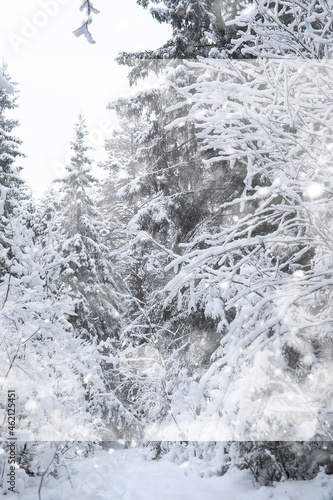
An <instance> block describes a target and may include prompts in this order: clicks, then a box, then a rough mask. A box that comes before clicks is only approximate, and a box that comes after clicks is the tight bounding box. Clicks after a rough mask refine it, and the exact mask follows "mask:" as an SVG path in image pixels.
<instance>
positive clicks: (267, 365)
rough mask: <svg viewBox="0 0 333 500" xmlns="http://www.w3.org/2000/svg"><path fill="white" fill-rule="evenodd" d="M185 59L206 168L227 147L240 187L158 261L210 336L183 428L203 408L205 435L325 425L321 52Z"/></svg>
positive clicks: (327, 159) (298, 433) (247, 435)
mask: <svg viewBox="0 0 333 500" xmlns="http://www.w3.org/2000/svg"><path fill="white" fill-rule="evenodd" d="M191 65H195V66H196V67H197V68H201V70H202V75H204V77H202V78H198V83H197V84H196V85H193V86H191V87H189V88H187V89H184V88H180V93H181V94H182V95H183V96H184V97H185V98H186V99H189V98H191V100H192V102H193V106H192V112H191V115H192V117H195V116H197V117H199V118H198V119H197V130H198V139H199V140H200V143H201V148H202V149H203V150H205V149H206V150H210V151H214V152H215V154H214V155H212V156H211V157H210V158H209V159H208V160H206V164H207V168H209V167H210V165H212V164H214V162H217V163H219V162H220V161H221V160H225V161H227V162H228V165H229V169H236V170H237V171H238V172H239V175H240V178H239V183H242V184H243V190H242V192H241V193H240V195H239V196H236V197H235V198H234V199H231V200H230V201H226V202H224V203H222V204H221V206H220V207H219V210H218V212H217V213H218V214H219V227H218V226H216V228H215V231H214V232H213V233H212V232H210V233H208V232H207V231H206V229H205V225H200V224H199V225H198V228H197V230H196V236H195V238H193V240H192V241H191V242H190V243H188V244H187V245H186V247H185V253H184V255H182V256H180V257H179V258H178V259H175V260H174V261H173V262H172V263H171V264H170V266H169V267H170V269H171V268H172V267H174V269H175V270H176V276H175V278H174V279H173V280H171V281H170V283H169V284H168V286H167V287H166V290H168V291H169V293H170V297H169V299H168V300H167V302H166V303H169V302H170V299H173V300H177V302H178V307H179V308H180V310H184V308H185V309H187V311H188V314H191V311H193V310H198V309H199V310H200V309H201V310H203V311H204V314H205V315H206V316H207V317H211V318H212V319H213V320H215V321H216V328H217V331H219V332H220V339H221V340H220V346H219V348H218V349H217V350H216V352H215V354H214V356H213V357H212V362H211V364H210V366H209V369H208V370H207V371H205V372H204V373H203V374H202V376H201V378H200V380H199V381H198V385H197V391H198V393H199V394H202V395H203V397H202V399H201V403H199V400H198V404H199V406H198V407H196V405H194V407H195V408H196V411H197V412H198V414H199V415H201V416H199V417H196V418H195V419H194V420H193V423H192V424H193V429H194V434H191V425H190V424H189V432H190V435H192V436H193V438H192V439H196V437H195V436H197V438H199V437H200V424H199V422H200V421H201V422H202V423H203V422H205V419H206V418H207V416H208V415H209V414H210V415H211V417H212V418H213V415H215V418H217V421H218V422H219V423H218V425H217V427H216V429H215V431H214V434H213V436H211V437H210V438H211V439H214V438H217V437H218V436H220V437H221V438H222V439H230V438H231V439H259V440H260V439H261V440H265V439H288V437H289V439H291V438H298V439H313V438H316V439H327V438H330V436H331V432H332V429H331V427H330V421H329V418H328V415H329V414H330V412H331V404H332V402H331V399H330V396H329V395H328V394H327V391H326V389H325V388H324V386H326V384H324V385H323V386H322V390H320V389H319V387H320V386H321V383H322V381H323V380H326V379H327V377H329V376H330V375H329V374H330V370H331V367H330V361H329V359H330V352H331V351H330V347H329V344H328V343H327V336H329V335H330V333H329V332H330V330H331V319H330V317H331V313H330V307H331V306H330V304H331V298H330V297H331V292H330V290H331V276H330V262H331V260H330V253H331V252H330V247H331V232H330V231H331V230H330V227H331V217H330V213H331V206H330V204H331V202H330V192H331V189H332V186H331V184H332V176H331V172H330V164H331V162H332V152H331V144H332V141H331V137H330V130H331V123H330V113H329V111H328V110H329V109H330V106H331V104H330V103H331V99H332V84H331V81H332V68H331V65H330V64H328V63H326V62H322V63H315V62H307V63H300V62H298V61H286V60H285V61H272V60H268V61H267V60H263V61H260V62H257V63H254V62H251V63H250V62H242V63H240V62H237V63H234V62H233V63H231V62H230V61H228V60H227V61H221V60H202V62H200V63H191ZM214 68H215V69H214ZM207 70H208V71H207ZM200 111H202V113H198V112H200ZM175 126H176V123H175ZM200 226H201V227H202V229H201V230H200ZM194 387H195V384H193V383H192V384H190V386H189V389H188V390H189V391H190V392H191V393H192V394H193V397H194V398H195V392H196V390H195V388H194ZM175 399H176V400H177V399H178V401H179V398H177V394H175ZM295 400H297V407H295V406H294V401H295ZM201 404H203V406H201ZM184 406H185V409H184V410H183V411H185V412H186V411H187V410H186V408H187V406H186V405H184ZM210 412H211V413H210ZM201 430H202V431H204V430H205V428H204V427H202V428H201Z"/></svg>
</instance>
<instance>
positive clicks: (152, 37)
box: [0, 0, 170, 196]
mask: <svg viewBox="0 0 333 500" xmlns="http://www.w3.org/2000/svg"><path fill="white" fill-rule="evenodd" d="M81 3H82V0H15V1H12V2H9V1H8V0H0V8H1V18H0V58H1V59H4V60H5V61H6V62H7V63H8V70H9V72H10V73H11V75H12V77H13V79H14V81H16V82H17V83H18V84H19V89H20V94H19V101H18V104H19V108H18V109H17V110H16V111H15V118H17V119H18V120H19V121H20V123H21V126H20V127H18V128H16V131H15V133H16V135H17V136H18V137H20V138H21V139H22V140H23V141H24V142H23V145H22V147H21V150H22V152H24V153H25V154H26V155H27V158H26V159H24V160H21V161H20V164H21V165H22V166H23V167H24V171H23V176H24V177H25V178H26V179H27V180H28V183H29V185H30V186H31V187H32V189H33V191H34V193H35V194H36V195H37V196H41V195H42V193H43V191H44V189H45V188H46V187H47V186H48V185H49V184H50V182H51V180H53V179H54V178H56V177H59V176H61V175H62V174H63V172H64V165H65V163H66V158H67V159H68V153H69V151H70V150H69V142H70V141H71V140H72V138H73V127H74V123H75V122H76V117H77V115H78V113H79V112H80V111H81V112H82V113H83V114H84V115H85V116H86V119H87V126H88V128H89V130H91V144H92V145H94V146H95V147H96V150H97V152H96V153H95V155H96V158H97V159H102V153H101V151H98V150H101V149H102V145H103V142H104V139H107V138H108V136H109V132H110V129H111V127H112V123H113V121H114V117H113V114H112V113H111V112H110V111H108V110H106V109H105V107H106V105H107V103H108V102H109V101H110V100H112V99H115V98H117V97H120V96H123V95H126V94H128V93H129V92H134V91H135V90H133V89H131V90H130V89H129V87H128V83H127V79H126V74H127V73H128V68H124V67H120V66H118V65H117V64H116V63H115V62H114V58H115V57H116V56H117V54H118V53H119V52H120V51H129V52H135V51H138V50H145V49H154V48H157V47H159V46H161V45H162V44H163V43H165V42H166V41H167V40H168V39H169V37H170V28H169V27H168V26H164V25H160V24H158V23H157V21H155V20H154V19H153V18H152V17H151V15H150V13H149V11H147V10H144V9H143V8H142V7H140V6H138V5H136V1H135V0H94V1H93V4H94V6H95V7H96V8H97V9H99V10H100V14H98V15H94V16H93V19H94V20H93V23H92V24H91V26H90V31H91V33H92V35H93V37H94V39H95V41H96V44H95V45H91V44H89V43H88V42H87V40H86V39H85V38H84V37H83V36H81V37H79V38H76V37H75V36H74V35H73V34H72V31H73V30H75V29H76V28H78V27H79V26H80V25H81V23H82V21H83V18H84V13H80V12H79V7H80V5H81Z"/></svg>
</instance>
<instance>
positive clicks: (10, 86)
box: [0, 75, 14, 94]
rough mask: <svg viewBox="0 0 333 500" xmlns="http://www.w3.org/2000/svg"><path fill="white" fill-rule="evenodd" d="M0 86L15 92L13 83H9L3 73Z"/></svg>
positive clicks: (0, 76)
mask: <svg viewBox="0 0 333 500" xmlns="http://www.w3.org/2000/svg"><path fill="white" fill-rule="evenodd" d="M0 86H1V87H2V88H4V89H5V90H6V91H7V92H8V94H13V93H14V87H13V85H12V84H11V83H9V82H8V81H7V80H6V79H5V78H4V77H3V76H2V75H0Z"/></svg>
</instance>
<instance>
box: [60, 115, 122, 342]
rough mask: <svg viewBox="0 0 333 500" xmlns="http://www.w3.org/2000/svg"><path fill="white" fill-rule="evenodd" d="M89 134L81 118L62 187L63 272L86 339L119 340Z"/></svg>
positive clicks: (113, 285) (115, 298)
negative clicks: (95, 191) (65, 261)
mask: <svg viewBox="0 0 333 500" xmlns="http://www.w3.org/2000/svg"><path fill="white" fill-rule="evenodd" d="M86 135H87V130H86V126H85V120H84V118H83V117H82V116H81V115H80V116H79V120H78V123H77V125H76V127H75V140H74V141H73V142H72V143H71V148H72V150H73V156H72V158H71V161H70V164H69V165H67V167H66V176H65V177H64V178H63V179H61V180H60V181H58V182H59V183H60V186H61V187H60V200H59V203H58V206H59V214H60V218H61V223H62V227H63V230H64V235H65V236H64V239H63V241H62V255H63V256H64V257H65V258H67V257H69V258H68V259H67V264H66V266H64V268H63V270H62V282H63V287H64V289H66V291H67V293H68V294H69V296H70V297H72V298H73V300H74V301H75V315H72V316H71V318H70V321H71V323H72V324H73V326H74V328H75V330H76V332H77V334H78V335H80V336H81V337H82V338H86V339H92V338H96V339H98V340H99V341H101V340H106V339H108V338H110V339H113V340H116V339H117V336H118V333H119V328H120V315H119V312H118V310H119V309H120V308H121V303H120V298H119V297H120V296H118V295H117V292H116V290H117V285H116V283H115V281H114V276H115V275H116V272H115V271H114V270H113V269H112V262H111V260H110V257H109V250H108V248H107V247H106V246H105V245H104V244H103V235H104V232H105V231H106V232H107V230H106V228H105V225H104V224H103V220H102V216H101V214H100V213H99V211H98V209H97V207H96V205H95V202H94V200H93V197H92V192H91V190H92V187H93V186H94V183H95V178H94V177H93V175H92V174H91V163H92V162H91V160H90V159H89V157H88V156H87V152H88V150H89V147H88V146H86V145H85V137H86Z"/></svg>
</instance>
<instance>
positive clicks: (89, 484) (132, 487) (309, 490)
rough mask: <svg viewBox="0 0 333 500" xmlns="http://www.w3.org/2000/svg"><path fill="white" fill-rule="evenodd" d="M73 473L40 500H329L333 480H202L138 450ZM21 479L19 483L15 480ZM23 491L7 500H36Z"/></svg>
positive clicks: (89, 462) (232, 474) (85, 463)
mask: <svg viewBox="0 0 333 500" xmlns="http://www.w3.org/2000/svg"><path fill="white" fill-rule="evenodd" d="M72 468H73V470H74V473H72V474H71V477H70V479H69V477H68V476H67V478H66V477H65V476H64V478H63V479H60V480H56V479H54V478H53V477H49V478H48V479H47V481H46V484H45V486H43V488H42V489H41V499H42V500H58V499H59V500H60V499H61V500H76V499H77V500H157V499H158V500H333V476H328V475H326V474H325V473H324V471H321V472H320V473H319V474H318V476H317V477H316V478H315V479H313V480H311V481H287V482H284V483H278V484H275V485H274V486H272V487H259V486H258V485H257V484H255V483H254V481H253V479H252V476H251V474H250V473H249V472H247V471H237V470H232V471H229V472H228V473H227V474H226V475H224V476H222V477H210V478H201V477H200V476H199V475H198V474H196V473H195V472H193V471H190V470H189V469H188V467H187V465H186V464H183V465H182V466H178V465H175V464H174V463H171V462H168V461H167V460H162V461H159V462H156V461H147V460H145V458H144V455H143V452H142V451H141V450H138V449H134V448H133V449H110V450H109V451H99V452H97V453H96V454H95V455H94V456H91V457H90V458H84V459H82V460H81V461H76V462H75V463H73V464H72ZM20 476H21V478H22V479H21V478H20ZM29 481H30V484H29V486H28V485H27V483H26V481H25V484H26V485H25V486H23V472H22V471H18V474H17V488H18V489H19V490H20V491H19V493H16V494H12V493H9V495H8V496H7V498H8V499H12V500H14V499H20V500H37V499H38V486H39V481H37V480H36V479H35V478H30V479H29Z"/></svg>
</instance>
